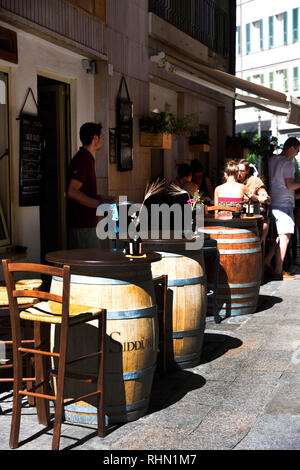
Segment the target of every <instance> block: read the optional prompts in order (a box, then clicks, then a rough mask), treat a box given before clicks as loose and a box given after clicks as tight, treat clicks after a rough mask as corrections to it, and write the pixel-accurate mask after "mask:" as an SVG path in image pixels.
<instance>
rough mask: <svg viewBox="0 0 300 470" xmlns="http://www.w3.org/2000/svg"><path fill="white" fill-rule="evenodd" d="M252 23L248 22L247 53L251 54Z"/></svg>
mask: <svg viewBox="0 0 300 470" xmlns="http://www.w3.org/2000/svg"><path fill="white" fill-rule="evenodd" d="M250 26H251V25H250V23H248V24H246V54H250V52H251V45H250V39H251V38H250Z"/></svg>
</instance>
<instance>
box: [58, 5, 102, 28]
mask: <svg viewBox="0 0 300 470" xmlns="http://www.w3.org/2000/svg"><path fill="white" fill-rule="evenodd" d="M65 1H67V2H68V3H71V4H72V5H74V6H76V7H77V8H79V9H80V10H83V11H84V12H86V13H89V14H90V15H92V16H95V17H97V18H99V19H100V20H101V21H103V22H104V23H106V0H65Z"/></svg>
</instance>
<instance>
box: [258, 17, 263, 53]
mask: <svg viewBox="0 0 300 470" xmlns="http://www.w3.org/2000/svg"><path fill="white" fill-rule="evenodd" d="M259 48H260V50H261V51H263V50H264V25H263V20H259Z"/></svg>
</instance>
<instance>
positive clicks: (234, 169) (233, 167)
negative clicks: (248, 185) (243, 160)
mask: <svg viewBox="0 0 300 470" xmlns="http://www.w3.org/2000/svg"><path fill="white" fill-rule="evenodd" d="M224 172H225V173H226V174H227V176H235V177H237V175H238V172H239V166H238V164H237V162H236V161H235V160H230V161H229V162H227V163H226V166H225V169H224Z"/></svg>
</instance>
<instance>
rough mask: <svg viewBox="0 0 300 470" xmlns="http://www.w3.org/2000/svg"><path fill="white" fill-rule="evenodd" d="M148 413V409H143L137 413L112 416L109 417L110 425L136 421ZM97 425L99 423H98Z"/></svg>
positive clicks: (130, 412)
mask: <svg viewBox="0 0 300 470" xmlns="http://www.w3.org/2000/svg"><path fill="white" fill-rule="evenodd" d="M146 412H147V408H143V409H140V410H136V411H128V412H124V413H123V414H121V415H118V416H117V415H114V414H113V415H110V416H107V418H108V419H107V421H108V424H118V423H129V422H131V421H136V420H137V419H139V418H141V417H142V416H144V415H145V414H146ZM96 424H97V423H96Z"/></svg>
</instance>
